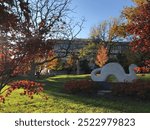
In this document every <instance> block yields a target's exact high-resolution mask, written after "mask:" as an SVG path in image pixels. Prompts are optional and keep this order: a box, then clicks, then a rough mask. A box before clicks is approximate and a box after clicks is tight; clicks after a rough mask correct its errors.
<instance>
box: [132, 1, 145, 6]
mask: <svg viewBox="0 0 150 130" xmlns="http://www.w3.org/2000/svg"><path fill="white" fill-rule="evenodd" d="M132 1H133V2H134V3H135V4H137V5H141V4H145V3H147V2H148V0H132Z"/></svg>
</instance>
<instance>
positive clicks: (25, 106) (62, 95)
mask: <svg viewBox="0 0 150 130" xmlns="http://www.w3.org/2000/svg"><path fill="white" fill-rule="evenodd" d="M138 77H139V78H140V79H142V80H146V81H150V74H146V75H145V76H142V75H138ZM84 79H90V75H58V76H54V77H48V78H42V79H40V80H38V82H42V83H43V84H44V92H43V94H44V95H45V96H47V97H48V99H45V97H43V96H40V95H35V96H34V98H33V99H30V98H29V97H27V96H20V92H21V91H22V90H21V89H20V90H16V91H14V92H13V93H12V94H11V95H10V96H9V97H7V98H6V99H7V100H6V102H5V103H0V112H17V113H19V112H23V113H25V112H27V113H28V112H40V113H41V112H46V113H47V112H52V113H53V112H62V113H64V112H65V113H66V112H77V113H81V112H95V113H97V112H150V102H149V101H148V100H144V99H138V98H132V97H119V96H113V97H105V96H104V97H103V96H88V95H78V94H71V93H66V92H65V90H64V84H65V83H66V82H67V81H70V80H81V81H82V80H84ZM141 87H143V86H141Z"/></svg>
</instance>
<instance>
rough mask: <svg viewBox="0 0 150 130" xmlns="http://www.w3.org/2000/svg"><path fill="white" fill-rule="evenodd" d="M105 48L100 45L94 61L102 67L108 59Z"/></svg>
mask: <svg viewBox="0 0 150 130" xmlns="http://www.w3.org/2000/svg"><path fill="white" fill-rule="evenodd" d="M107 53H108V52H107V48H105V47H104V46H100V47H99V49H98V52H97V55H96V61H95V63H96V64H97V65H98V66H100V67H102V66H103V65H104V64H105V63H106V62H107V61H108V54H107Z"/></svg>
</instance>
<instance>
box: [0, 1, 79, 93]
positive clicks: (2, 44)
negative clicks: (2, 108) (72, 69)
mask: <svg viewBox="0 0 150 130" xmlns="http://www.w3.org/2000/svg"><path fill="white" fill-rule="evenodd" d="M70 2H71V1H70V0H61V1H60V0H34V1H32V0H1V1H0V38H1V39H0V57H1V59H0V90H1V89H2V88H4V86H5V85H6V84H8V83H9V82H11V81H12V79H13V78H14V77H15V76H17V75H18V74H20V73H24V72H25V71H29V70H30V74H31V75H32V76H33V75H34V74H35V70H36V68H37V66H39V65H42V64H45V63H48V62H50V61H53V60H54V59H56V58H58V57H59V58H61V57H65V56H66V55H67V54H68V50H69V47H70V44H71V43H72V41H73V39H74V38H75V37H76V36H77V34H78V33H79V32H80V31H81V28H82V22H81V24H80V23H75V24H73V23H72V21H71V19H70V17H69V16H68V14H69V12H70V11H71V10H70V8H69V4H70ZM77 27H79V28H77ZM73 29H76V32H75V31H73ZM73 32H74V33H73ZM58 39H63V40H64V39H66V40H68V41H69V43H67V44H66V45H67V46H66V47H65V48H64V47H63V48H62V49H61V50H62V53H58V55H56V56H55V57H53V52H55V51H56V50H57V48H55V46H56V44H57V40H58ZM58 46H59V45H58Z"/></svg>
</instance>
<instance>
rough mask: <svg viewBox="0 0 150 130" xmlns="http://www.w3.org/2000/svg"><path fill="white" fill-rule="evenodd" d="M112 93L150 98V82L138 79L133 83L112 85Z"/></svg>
mask: <svg viewBox="0 0 150 130" xmlns="http://www.w3.org/2000/svg"><path fill="white" fill-rule="evenodd" d="M112 86H113V87H112V93H113V94H114V95H119V96H132V97H137V98H141V99H150V82H149V81H141V80H137V81H135V82H133V83H120V84H118V83H117V84H113V85H112Z"/></svg>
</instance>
